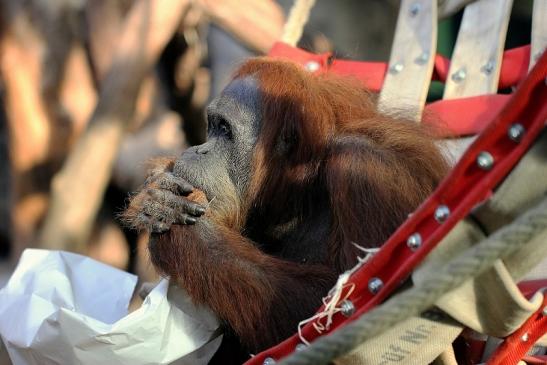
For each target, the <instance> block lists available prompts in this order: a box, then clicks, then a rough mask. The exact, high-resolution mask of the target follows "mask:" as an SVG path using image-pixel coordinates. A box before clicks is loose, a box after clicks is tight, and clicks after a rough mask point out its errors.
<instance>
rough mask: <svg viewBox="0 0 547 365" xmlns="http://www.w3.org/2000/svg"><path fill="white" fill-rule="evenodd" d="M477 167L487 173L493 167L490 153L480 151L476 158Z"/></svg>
mask: <svg viewBox="0 0 547 365" xmlns="http://www.w3.org/2000/svg"><path fill="white" fill-rule="evenodd" d="M477 165H478V166H479V167H480V168H481V169H482V170H485V171H489V170H491V169H492V167H493V166H494V157H493V156H492V154H490V152H487V151H482V152H480V153H479V154H478V156H477Z"/></svg>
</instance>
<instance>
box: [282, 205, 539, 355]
mask: <svg viewBox="0 0 547 365" xmlns="http://www.w3.org/2000/svg"><path fill="white" fill-rule="evenodd" d="M546 227H547V198H546V199H544V200H543V201H542V202H541V203H539V204H538V205H536V206H535V207H534V208H532V209H530V210H529V211H527V212H526V213H524V214H522V215H521V216H520V217H519V218H517V219H516V220H515V221H513V222H512V223H511V224H509V225H507V226H505V227H503V228H501V229H499V230H498V231H496V232H495V233H494V234H492V235H491V236H489V237H488V238H486V239H484V240H483V241H482V242H480V243H479V244H477V245H475V246H473V247H471V248H470V249H468V250H466V251H465V252H464V253H462V254H461V255H459V256H458V257H456V258H455V259H453V260H452V261H450V262H449V263H448V264H447V265H446V266H445V269H444V270H442V271H440V272H438V274H437V275H435V276H433V277H430V278H428V279H427V280H425V281H424V282H423V283H422V284H421V285H420V286H416V287H413V288H411V289H409V290H407V291H405V292H402V293H400V294H398V295H395V296H393V297H391V298H390V299H389V300H387V301H386V302H385V303H384V304H382V305H381V306H379V307H377V308H375V309H373V310H371V311H370V312H368V313H367V314H365V315H363V316H362V317H361V318H358V319H357V320H355V321H354V322H352V323H349V324H348V325H346V326H345V327H342V328H341V329H339V330H338V331H336V332H334V333H332V334H331V335H329V336H325V337H321V338H319V339H317V340H316V341H315V342H313V343H312V344H311V345H310V346H309V347H307V348H306V349H303V350H301V351H298V352H295V353H293V354H292V355H291V356H290V357H288V358H286V359H285V360H283V361H282V362H281V364H283V365H304V364H313V365H318V364H328V363H329V362H331V361H332V360H334V359H336V358H338V357H340V356H342V355H345V354H347V353H348V352H350V351H351V350H353V349H354V348H356V347H357V346H358V345H360V344H362V343H363V342H365V341H367V340H368V339H371V338H373V337H377V336H379V335H381V334H382V333H383V332H385V331H386V330H388V329H390V328H392V327H393V326H395V325H397V324H398V323H399V322H401V321H404V320H406V319H407V318H409V317H411V316H417V315H419V314H420V313H422V312H424V311H425V310H427V309H429V308H430V307H431V306H433V305H434V304H435V302H436V301H437V300H438V299H439V298H440V297H441V296H442V295H443V294H445V293H447V292H449V291H451V290H453V289H455V288H457V287H459V286H460V285H462V284H463V283H464V282H466V281H467V280H469V279H470V278H472V277H475V276H477V275H480V274H481V273H482V272H484V271H485V270H487V269H488V268H490V267H491V266H492V265H493V264H494V262H495V261H496V260H498V259H503V258H505V257H507V256H509V255H511V254H512V253H513V252H515V251H517V250H519V249H520V248H521V247H523V246H525V245H526V244H527V243H528V242H530V241H531V240H532V239H533V238H534V237H536V236H537V235H539V234H540V233H541V232H542V231H543V230H544V229H545V228H546Z"/></svg>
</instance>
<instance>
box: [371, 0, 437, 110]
mask: <svg viewBox="0 0 547 365" xmlns="http://www.w3.org/2000/svg"><path fill="white" fill-rule="evenodd" d="M436 44H437V1H436V0H403V1H402V3H401V8H400V11H399V18H398V20H397V28H396V30H395V39H394V41H393V45H392V48H391V57H390V65H389V69H388V72H387V75H386V79H385V81H384V85H383V87H382V92H381V93H380V99H379V107H380V109H381V110H384V111H389V110H392V109H393V108H394V107H396V108H397V109H403V110H405V111H408V113H409V115H410V116H411V117H412V118H414V119H415V120H417V121H418V120H420V118H421V114H422V111H423V107H424V104H425V100H426V97H427V91H428V89H429V84H430V82H431V74H432V72H433V61H434V55H435V48H436Z"/></svg>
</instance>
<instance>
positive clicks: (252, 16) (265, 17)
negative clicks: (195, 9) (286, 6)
mask: <svg viewBox="0 0 547 365" xmlns="http://www.w3.org/2000/svg"><path fill="white" fill-rule="evenodd" d="M196 3H198V4H199V5H200V6H202V7H203V9H204V11H205V12H206V13H207V14H208V15H209V16H210V17H211V19H212V20H213V21H214V22H215V23H217V24H218V25H219V26H221V27H222V28H224V29H225V30H226V31H227V32H229V33H231V34H233V35H234V36H235V37H236V38H237V39H239V40H240V41H241V42H243V43H244V44H245V45H246V46H247V47H249V48H251V49H253V50H255V51H257V52H259V53H263V54H265V53H267V52H268V51H269V50H270V48H271V47H272V45H273V44H274V42H276V41H277V40H279V39H280V38H281V33H282V31H283V26H284V25H285V16H284V14H283V10H282V9H281V7H280V6H279V5H278V4H277V3H276V2H275V1H272V0H253V1H240V0H197V1H196Z"/></svg>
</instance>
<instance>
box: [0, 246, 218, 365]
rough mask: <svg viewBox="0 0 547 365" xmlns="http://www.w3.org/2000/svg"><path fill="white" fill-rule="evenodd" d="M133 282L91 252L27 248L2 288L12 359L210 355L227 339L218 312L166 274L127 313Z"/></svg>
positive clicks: (92, 362) (64, 362)
mask: <svg viewBox="0 0 547 365" xmlns="http://www.w3.org/2000/svg"><path fill="white" fill-rule="evenodd" d="M136 283H137V278H136V276H134V275H131V274H128V273H126V272H124V271H121V270H118V269H115V268H113V267H110V266H108V265H105V264H102V263H99V262H97V261H95V260H93V259H90V258H88V257H84V256H80V255H76V254H72V253H67V252H60V251H48V250H30V249H29V250H26V251H25V252H24V253H23V255H22V256H21V259H20V261H19V265H18V266H17V269H16V270H15V272H14V273H13V275H12V277H11V278H10V280H9V282H8V284H7V285H6V287H4V288H3V289H2V290H0V335H1V337H2V339H3V341H4V343H5V345H6V348H7V350H8V352H9V355H10V357H11V359H12V361H13V364H14V365H50V364H56V365H72V364H82V365H88V364H89V365H96V364H109V365H117V364H120V365H122V364H123V365H126V364H127V365H141V364H142V365H145V364H206V363H207V362H209V360H210V358H211V357H212V356H213V354H214V353H215V351H216V350H217V349H218V347H219V346H220V342H221V340H222V336H220V335H219V332H218V328H219V324H218V321H217V319H216V318H215V316H214V315H213V314H212V313H211V312H210V311H208V310H207V309H205V308H198V307H195V306H194V305H193V304H192V303H191V301H190V299H189V297H188V295H186V293H185V292H184V291H182V290H180V289H176V288H174V287H169V282H168V281H167V280H165V279H164V280H162V281H160V283H159V284H158V285H157V286H156V287H155V288H154V289H153V290H152V291H151V292H150V294H149V295H148V296H147V297H146V299H145V301H144V304H143V305H142V306H141V308H139V309H137V310H136V311H134V312H132V313H129V314H128V310H127V308H128V305H129V301H130V299H131V296H132V295H133V291H134V289H135V285H136ZM168 292H169V293H168ZM168 297H169V299H170V300H168ZM175 302H176V304H175Z"/></svg>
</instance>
